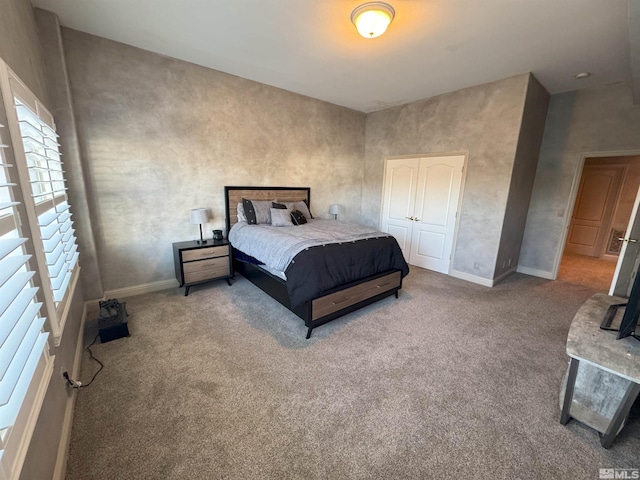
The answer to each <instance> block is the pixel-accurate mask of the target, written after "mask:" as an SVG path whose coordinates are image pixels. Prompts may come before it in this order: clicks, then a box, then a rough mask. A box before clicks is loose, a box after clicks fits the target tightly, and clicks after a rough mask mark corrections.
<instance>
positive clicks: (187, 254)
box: [182, 245, 229, 262]
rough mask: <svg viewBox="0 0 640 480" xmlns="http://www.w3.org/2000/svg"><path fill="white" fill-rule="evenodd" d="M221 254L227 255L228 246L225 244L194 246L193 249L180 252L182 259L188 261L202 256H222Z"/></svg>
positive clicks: (199, 258)
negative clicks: (205, 246)
mask: <svg viewBox="0 0 640 480" xmlns="http://www.w3.org/2000/svg"><path fill="white" fill-rule="evenodd" d="M223 255H229V247H228V246H226V245H222V246H220V247H207V248H195V249H193V250H184V251H183V252H182V261H183V262H189V261H192V260H201V259H203V258H211V257H222V256H223Z"/></svg>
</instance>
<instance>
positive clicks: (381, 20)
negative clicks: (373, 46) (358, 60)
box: [351, 2, 396, 38]
mask: <svg viewBox="0 0 640 480" xmlns="http://www.w3.org/2000/svg"><path fill="white" fill-rule="evenodd" d="M395 14H396V11H395V10H394V9H393V7H392V6H391V5H389V4H388V3H384V2H367V3H363V4H362V5H360V6H358V7H356V8H355V9H354V10H353V12H351V21H352V22H353V24H354V25H355V26H356V28H357V29H358V33H360V35H362V36H363V37H365V38H376V37H379V36H380V35H382V34H383V33H384V32H385V31H386V30H387V27H388V26H389V24H390V23H391V20H393V17H394V16H395Z"/></svg>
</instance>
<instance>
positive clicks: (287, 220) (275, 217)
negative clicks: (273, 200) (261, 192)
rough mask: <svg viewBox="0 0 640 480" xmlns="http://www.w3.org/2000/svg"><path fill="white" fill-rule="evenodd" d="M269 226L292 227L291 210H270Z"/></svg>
mask: <svg viewBox="0 0 640 480" xmlns="http://www.w3.org/2000/svg"><path fill="white" fill-rule="evenodd" d="M271 225H272V226H274V227H292V226H293V223H291V210H289V209H288V208H285V209H282V208H272V209H271Z"/></svg>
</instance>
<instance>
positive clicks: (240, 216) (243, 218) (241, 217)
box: [238, 202, 247, 222]
mask: <svg viewBox="0 0 640 480" xmlns="http://www.w3.org/2000/svg"><path fill="white" fill-rule="evenodd" d="M238 221H239V222H246V221H247V217H246V216H245V214H244V206H243V205H242V202H238Z"/></svg>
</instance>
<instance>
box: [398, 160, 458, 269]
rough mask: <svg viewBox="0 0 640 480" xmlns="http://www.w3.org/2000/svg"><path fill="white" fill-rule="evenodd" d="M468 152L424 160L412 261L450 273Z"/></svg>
mask: <svg viewBox="0 0 640 480" xmlns="http://www.w3.org/2000/svg"><path fill="white" fill-rule="evenodd" d="M463 166H464V155H455V156H443V157H427V158H422V159H421V160H420V170H419V174H418V188H417V192H416V202H415V210H414V215H413V217H414V225H413V234H412V238H411V251H410V252H411V253H410V256H409V263H410V264H412V265H417V266H418V267H423V268H428V269H429V270H435V271H436V272H441V273H449V265H450V263H451V251H452V248H453V239H454V235H455V227H456V214H457V211H458V201H459V198H460V188H461V185H462V168H463Z"/></svg>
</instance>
